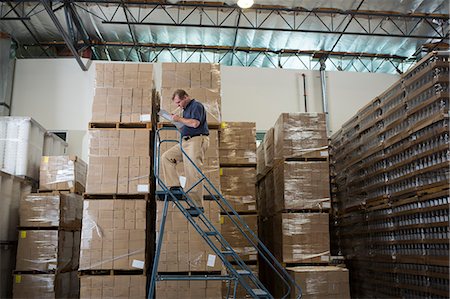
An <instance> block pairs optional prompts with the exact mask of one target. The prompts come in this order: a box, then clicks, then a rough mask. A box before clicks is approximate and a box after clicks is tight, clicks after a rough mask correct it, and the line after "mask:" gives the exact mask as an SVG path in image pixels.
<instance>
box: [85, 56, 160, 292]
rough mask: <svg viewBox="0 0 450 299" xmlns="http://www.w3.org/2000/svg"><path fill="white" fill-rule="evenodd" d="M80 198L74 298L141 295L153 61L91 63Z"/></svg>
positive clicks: (148, 237) (148, 229)
mask: <svg viewBox="0 0 450 299" xmlns="http://www.w3.org/2000/svg"><path fill="white" fill-rule="evenodd" d="M95 78H96V81H95V95H94V101H93V107H92V121H91V123H90V124H89V135H90V140H89V166H88V173H87V182H86V193H85V194H84V200H83V225H82V231H81V250H80V268H79V275H80V297H81V298H111V297H124V298H144V297H145V296H146V270H147V268H148V264H149V262H148V261H149V260H150V258H149V257H148V256H149V255H150V254H151V250H152V247H151V246H146V244H152V243H153V238H154V227H153V226H152V222H153V221H154V216H153V215H152V214H151V213H150V211H151V210H152V208H151V201H149V198H150V193H151V192H152V190H151V187H152V184H151V177H152V176H151V164H152V159H151V146H150V145H151V142H152V138H153V137H152V127H153V125H154V124H153V121H154V117H153V112H155V108H154V106H155V102H156V99H155V95H156V93H155V90H154V88H153V65H152V64H146V63H97V64H96V77H95Z"/></svg>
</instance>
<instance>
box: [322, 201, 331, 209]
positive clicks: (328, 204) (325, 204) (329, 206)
mask: <svg viewBox="0 0 450 299" xmlns="http://www.w3.org/2000/svg"><path fill="white" fill-rule="evenodd" d="M322 206H323V208H324V209H329V208H331V204H330V203H329V202H324V203H323V205H322Z"/></svg>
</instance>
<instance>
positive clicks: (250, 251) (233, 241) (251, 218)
mask: <svg viewBox="0 0 450 299" xmlns="http://www.w3.org/2000/svg"><path fill="white" fill-rule="evenodd" d="M220 217H221V220H220V223H221V228H220V229H221V231H222V235H223V236H224V238H225V240H227V242H228V243H229V244H230V246H231V247H232V248H233V249H234V251H236V253H237V254H238V255H239V256H240V257H241V258H242V260H244V261H256V260H257V258H258V254H257V251H256V249H255V247H254V246H253V245H252V244H251V243H250V242H249V241H248V240H247V239H246V238H245V237H244V236H243V235H242V233H241V232H240V231H239V229H238V228H237V227H236V226H235V225H234V224H233V222H232V220H231V219H230V218H229V217H228V216H220ZM232 217H235V216H232ZM240 217H241V218H242V220H244V222H245V223H246V224H247V225H248V227H249V228H250V229H251V230H252V231H253V232H254V233H255V235H258V215H256V214H255V215H240ZM235 221H238V220H235ZM244 232H245V233H246V234H248V235H249V236H251V235H250V233H249V232H248V231H246V230H244ZM252 239H253V238H252Z"/></svg>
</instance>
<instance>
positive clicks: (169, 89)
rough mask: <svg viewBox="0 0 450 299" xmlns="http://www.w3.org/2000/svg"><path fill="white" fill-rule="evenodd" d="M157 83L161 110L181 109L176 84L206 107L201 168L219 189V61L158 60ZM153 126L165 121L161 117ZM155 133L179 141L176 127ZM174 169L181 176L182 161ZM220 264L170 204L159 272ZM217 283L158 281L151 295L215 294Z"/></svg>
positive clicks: (201, 271) (204, 270) (209, 271)
mask: <svg viewBox="0 0 450 299" xmlns="http://www.w3.org/2000/svg"><path fill="white" fill-rule="evenodd" d="M161 83H162V89H161V109H164V110H166V111H168V112H170V113H174V114H179V115H181V109H179V108H178V107H176V106H175V105H174V104H173V102H172V95H173V92H174V91H175V90H176V89H184V90H185V91H186V92H187V93H188V94H189V96H190V97H191V99H196V100H198V101H200V102H201V103H202V104H203V105H204V106H205V109H206V112H207V121H208V127H209V140H210V144H209V148H208V150H207V152H206V154H205V160H204V164H203V173H204V174H205V175H206V177H207V178H208V179H209V180H210V181H211V182H212V184H213V185H214V186H215V187H216V188H217V190H218V191H219V192H220V175H219V173H220V167H219V137H218V128H219V125H220V120H221V96H220V66H219V65H218V64H209V63H163V64H162V82H161ZM158 125H159V127H167V126H170V124H169V123H167V122H164V121H163V120H162V119H161V120H160V122H159V124H158ZM160 138H161V140H167V139H170V140H178V139H179V138H180V135H179V133H178V132H177V131H175V130H162V131H161V132H160ZM174 145H175V143H169V142H165V143H163V144H161V155H162V154H163V153H164V152H166V151H167V150H168V149H169V148H170V147H172V146H174ZM188 163H189V162H188ZM177 172H178V174H179V175H180V177H183V176H184V166H183V163H179V164H178V166H177ZM160 175H162V174H160ZM181 185H182V186H183V184H181ZM157 188H159V186H157ZM211 199H212V198H211V195H209V194H207V192H206V191H204V205H205V206H204V208H205V214H206V217H208V218H209V219H210V220H211V222H212V224H213V225H214V226H215V227H216V228H218V230H219V231H220V222H219V221H220V218H219V214H220V211H219V207H218V205H217V204H216V203H214V202H213V201H211ZM156 205H157V217H156V230H157V233H158V230H159V226H160V222H161V216H162V210H163V206H164V202H163V201H157V203H156ZM222 266H223V265H222V263H221V261H220V260H219V258H218V257H217V256H216V255H215V254H214V252H213V250H212V249H211V248H210V247H209V245H208V244H207V243H206V242H205V241H204V240H203V239H202V237H201V236H200V235H199V233H198V232H197V231H196V230H195V228H194V227H193V226H192V225H191V224H190V223H189V222H188V220H187V219H186V218H185V217H184V216H183V214H182V213H181V212H180V211H179V210H178V209H177V207H176V206H173V205H171V204H169V210H168V216H167V221H166V225H165V230H164V237H163V244H162V249H161V256H160V258H159V264H158V272H159V273H160V274H164V273H170V274H174V273H178V274H180V275H192V276H202V275H214V274H216V275H217V274H220V272H221V270H222ZM221 287H222V285H221V282H220V281H211V280H210V281H205V280H190V281H161V282H157V283H156V296H157V298H160V299H165V298H167V299H168V298H179V296H180V294H183V298H220V297H221Z"/></svg>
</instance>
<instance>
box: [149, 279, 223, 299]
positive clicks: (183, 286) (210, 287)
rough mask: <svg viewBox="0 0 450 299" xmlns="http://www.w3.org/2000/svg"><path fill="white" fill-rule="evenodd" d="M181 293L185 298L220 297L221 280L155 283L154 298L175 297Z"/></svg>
mask: <svg viewBox="0 0 450 299" xmlns="http://www.w3.org/2000/svg"><path fill="white" fill-rule="evenodd" d="M180 294H183V298H186V299H198V298H211V299H212V298H222V282H221V281H214V280H209V281H205V280H197V281H193V280H191V281H159V282H157V283H156V298H158V299H177V298H180Z"/></svg>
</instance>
